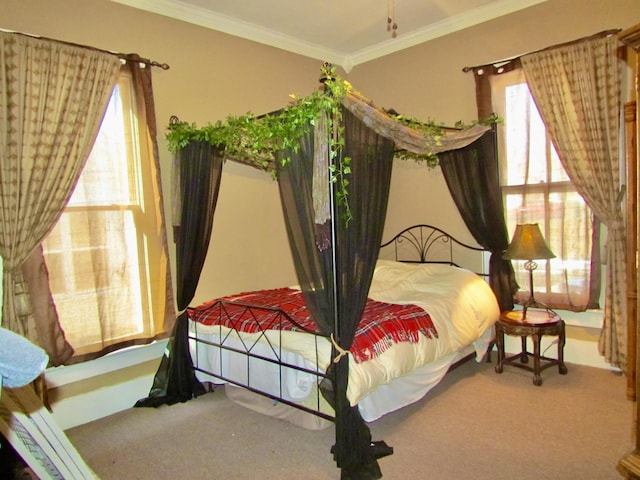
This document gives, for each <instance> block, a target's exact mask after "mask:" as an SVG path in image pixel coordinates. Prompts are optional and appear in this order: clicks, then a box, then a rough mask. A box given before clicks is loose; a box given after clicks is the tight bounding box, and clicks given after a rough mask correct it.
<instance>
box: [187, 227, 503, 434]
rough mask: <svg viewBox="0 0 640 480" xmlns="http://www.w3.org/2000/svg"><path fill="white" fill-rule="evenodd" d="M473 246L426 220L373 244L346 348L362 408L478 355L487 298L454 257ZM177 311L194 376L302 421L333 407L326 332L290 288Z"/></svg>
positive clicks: (374, 407)
mask: <svg viewBox="0 0 640 480" xmlns="http://www.w3.org/2000/svg"><path fill="white" fill-rule="evenodd" d="M387 250H390V251H392V252H389V253H387ZM482 252H483V250H482V249H479V248H474V247H470V246H468V245H465V244H463V243H461V242H458V241H457V240H456V239H454V238H452V237H451V236H449V235H448V234H447V233H446V232H443V231H442V230H440V229H438V228H435V227H432V226H429V225H416V226H413V227H410V228H407V229H405V230H403V231H402V232H401V233H399V234H398V235H396V236H395V237H394V238H393V239H391V240H390V241H389V242H386V243H385V244H384V245H383V246H382V247H381V253H380V256H379V258H380V259H379V260H378V261H377V262H376V267H375V270H374V273H373V279H372V283H371V286H370V288H369V293H368V296H369V299H368V300H367V303H366V305H365V308H364V311H363V315H362V319H361V321H360V323H359V326H358V330H357V332H356V335H355V339H354V342H353V344H352V346H351V350H350V352H349V353H348V354H349V355H350V357H351V358H350V360H349V382H348V386H347V399H348V400H349V404H350V405H351V406H352V407H356V406H357V407H358V409H359V411H360V415H361V416H362V418H363V420H365V421H366V422H371V421H374V420H376V419H378V418H380V417H381V416H382V415H384V414H386V413H389V412H391V411H394V410H397V409H399V408H402V407H403V406H406V405H408V404H410V403H413V402H415V401H417V400H419V399H420V398H422V397H423V396H424V395H425V394H426V393H427V392H428V391H430V390H431V389H432V388H433V387H434V386H435V385H437V384H438V383H439V381H440V380H441V379H442V378H443V377H444V375H445V374H446V372H447V371H448V369H449V368H450V367H451V366H452V365H454V364H456V363H457V362H460V361H463V360H467V359H470V358H472V357H475V358H477V359H478V360H480V359H482V358H484V354H485V352H486V351H487V348H488V346H489V345H490V344H491V342H492V340H493V336H494V334H493V328H492V327H493V324H494V322H495V320H496V319H497V318H498V316H499V308H498V304H497V301H496V298H495V295H494V294H493V291H492V290H491V288H490V287H489V285H488V284H487V282H486V281H485V280H484V279H483V278H482V276H483V272H479V273H478V274H476V273H473V272H471V271H470V270H467V269H463V268H460V267H459V266H458V261H463V260H466V261H470V260H471V259H470V258H468V257H469V255H468V254H469V253H471V254H473V255H471V257H482ZM388 257H390V258H392V259H391V260H387V259H386V258H388ZM465 257H467V258H465ZM476 260H478V261H477V264H479V265H481V264H482V259H481V258H477V259H476ZM188 314H189V320H190V323H189V325H190V334H189V339H190V350H191V353H192V357H193V362H194V366H195V369H196V377H197V378H198V380H199V381H201V382H211V383H212V384H226V385H227V387H226V392H227V396H228V397H229V398H231V399H232V400H235V401H238V402H239V403H241V404H243V405H245V406H248V407H249V408H252V409H254V410H257V411H260V412H262V413H266V414H269V415H273V416H276V417H278V418H284V419H287V420H289V421H292V422H293V423H297V424H299V425H301V426H303V427H307V428H322V427H324V426H327V422H326V421H325V422H323V421H322V420H320V419H329V420H332V419H333V411H332V409H331V407H330V405H328V404H327V402H326V401H325V400H324V398H323V396H322V395H321V394H320V390H319V389H318V388H317V386H318V385H320V386H322V383H323V380H324V379H325V378H326V374H325V372H326V370H327V368H326V366H327V365H329V364H330V362H331V358H330V355H331V338H330V337H327V336H326V335H323V334H322V333H321V332H319V331H318V330H317V329H316V328H315V325H314V323H313V321H312V319H311V317H310V315H309V311H308V310H307V309H306V308H305V305H304V298H303V297H302V292H301V291H300V290H299V289H298V288H295V287H292V288H289V287H286V288H278V289H271V290H262V291H257V292H245V293H240V294H238V295H232V296H226V297H224V298H220V299H216V300H213V301H211V302H206V303H205V304H203V305H200V306H198V307H194V308H189V309H188ZM237 387H242V388H237ZM248 392H256V393H259V394H261V395H263V396H266V397H268V398H269V399H272V400H276V402H273V401H271V402H269V401H267V402H265V401H263V400H261V399H260V398H255V396H253V395H249V394H248ZM283 404H284V405H288V406H291V407H294V408H296V409H298V410H301V411H302V412H310V413H314V414H315V415H316V416H317V417H316V418H309V416H308V415H305V414H297V412H295V411H293V410H291V409H288V408H285V407H283V406H282V405H283ZM318 417H319V418H318Z"/></svg>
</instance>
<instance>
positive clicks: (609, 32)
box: [462, 28, 622, 73]
mask: <svg viewBox="0 0 640 480" xmlns="http://www.w3.org/2000/svg"><path fill="white" fill-rule="evenodd" d="M621 30H622V29H621V28H614V29H611V30H604V31H602V32H598V33H595V34H593V35H589V36H588V37H582V38H579V39H577V40H572V41H570V42H565V43H559V44H558V45H553V46H551V47H546V48H542V49H540V50H535V51H533V52H529V53H524V54H522V55H518V56H517V57H512V58H507V59H505V60H498V61H497V62H492V63H487V64H485V65H476V66H475V67H464V68H463V69H462V71H463V72H464V73H467V72H471V71H473V70H475V69H477V68H486V67H490V66H495V65H501V64H507V63H509V62H513V61H514V60H518V59H520V57H524V56H525V55H531V54H532V53H540V52H545V51H547V50H552V49H554V48H560V47H567V46H569V45H574V44H576V43H580V42H584V41H585V40H592V39H594V38H600V37H608V36H610V35H617V34H618V33H620V31H621Z"/></svg>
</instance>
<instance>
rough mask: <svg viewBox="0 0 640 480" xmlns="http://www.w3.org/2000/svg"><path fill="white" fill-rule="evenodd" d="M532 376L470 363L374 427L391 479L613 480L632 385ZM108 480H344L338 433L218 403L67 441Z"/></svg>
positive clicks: (98, 426) (90, 427)
mask: <svg viewBox="0 0 640 480" xmlns="http://www.w3.org/2000/svg"><path fill="white" fill-rule="evenodd" d="M568 368H569V373H568V374H567V375H559V374H558V372H557V369H554V368H550V369H549V370H545V371H544V372H543V379H544V383H543V385H542V386H541V387H535V386H534V385H533V384H532V382H531V375H530V374H529V373H528V372H525V371H523V370H518V369H515V368H512V367H505V371H504V373H502V374H501V375H498V374H496V373H495V372H494V370H493V365H491V364H486V363H483V364H477V363H475V362H469V363H467V364H465V365H463V366H461V367H459V368H458V369H457V370H455V371H454V372H452V373H450V374H449V375H448V376H447V377H446V378H445V380H444V381H443V382H442V383H441V384H440V385H439V386H438V387H436V389H434V390H433V391H432V392H431V393H430V394H429V395H428V396H427V397H426V398H424V399H423V400H421V401H420V402H418V403H417V404H415V405H412V406H409V407H406V408H404V409H403V410H401V411H398V412H394V413H392V414H389V415H387V416H386V417H384V418H382V419H380V420H378V421H376V422H374V423H372V424H371V425H370V428H371V432H372V435H373V438H374V440H384V441H386V442H387V443H388V444H389V445H391V446H392V447H394V450H395V453H394V454H393V455H391V456H389V457H386V458H383V459H381V460H380V466H381V469H382V473H383V475H384V478H385V479H393V480H396V479H429V480H458V479H464V480H466V479H473V480H485V479H486V480H489V479H492V480H494V479H519V480H529V479H530V480H545V479H548V480H573V479H575V480H598V479H602V480H610V479H620V478H623V477H622V476H621V475H620V474H619V473H618V472H617V470H616V465H617V463H618V460H619V459H620V457H622V456H623V455H624V454H626V453H627V452H628V451H629V450H631V449H632V447H633V444H634V440H633V432H634V429H633V427H632V422H633V419H634V411H635V404H633V403H632V402H629V401H628V400H626V397H625V391H626V383H625V378H624V377H622V376H619V375H616V374H615V373H613V372H611V371H608V370H601V369H595V368H590V367H583V366H575V365H571V364H569V365H568ZM67 434H68V436H69V438H70V439H71V441H72V442H73V443H74V444H75V445H76V447H77V449H78V450H79V451H80V453H81V454H82V455H83V457H84V458H85V460H86V461H87V463H88V464H89V465H90V466H91V467H92V468H93V469H94V470H95V472H96V473H97V474H98V475H99V476H100V478H102V479H105V480H106V479H118V480H122V479H131V480H133V479H176V478H179V479H183V480H190V479H214V480H217V479H296V480H298V479H309V480H315V479H318V480H320V479H322V480H325V479H338V478H340V472H339V471H338V469H337V468H336V466H335V463H334V462H333V459H332V457H331V454H330V452H329V449H330V447H331V445H332V444H333V442H334V437H333V435H334V432H333V428H329V429H326V430H322V431H309V430H304V429H302V428H300V427H296V426H294V425H291V424H288V423H285V422H283V421H279V420H273V419H270V418H267V417H264V416H262V415H259V414H256V413H254V412H251V411H249V410H246V409H244V408H242V407H239V406H237V405H235V404H233V403H232V402H230V401H229V400H227V399H226V398H225V396H224V394H223V392H222V391H218V392H214V393H212V394H207V395H204V396H202V397H199V398H197V399H195V400H192V401H190V402H187V403H184V404H179V405H174V406H170V407H166V406H165V407H160V408H158V409H151V408H132V409H130V410H128V411H125V412H121V413H118V414H115V415H112V416H110V417H108V418H104V419H101V420H98V421H95V422H92V423H90V424H87V425H82V426H79V427H75V428H73V429H71V430H68V431H67Z"/></svg>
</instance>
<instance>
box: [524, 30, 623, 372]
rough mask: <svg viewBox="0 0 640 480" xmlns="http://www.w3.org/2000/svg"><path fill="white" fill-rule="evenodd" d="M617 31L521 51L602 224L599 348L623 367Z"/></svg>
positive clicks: (534, 90)
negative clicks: (602, 288) (604, 238)
mask: <svg viewBox="0 0 640 480" xmlns="http://www.w3.org/2000/svg"><path fill="white" fill-rule="evenodd" d="M616 49H617V37H616V36H615V35H609V36H605V37H603V36H602V35H598V36H596V37H593V38H588V39H585V40H582V41H578V42H574V43H571V44H567V45H563V46H560V47H556V48H551V49H547V50H543V51H540V52H537V53H532V54H529V55H525V56H523V57H521V62H522V68H523V70H524V72H525V75H526V77H527V82H528V84H529V88H530V89H531V94H532V96H533V98H534V100H535V102H536V105H537V106H538V110H539V111H540V115H541V116H542V119H543V121H544V123H545V126H546V128H547V130H548V131H549V134H550V135H551V138H552V139H553V143H554V145H555V146H556V149H557V151H558V155H559V157H560V160H561V162H562V165H563V166H564V168H565V170H566V171H567V174H568V175H569V177H570V178H571V181H572V182H573V183H574V185H575V186H576V188H577V190H578V192H579V193H580V194H581V195H582V197H583V198H584V199H585V201H586V202H587V204H588V205H589V207H590V208H591V209H592V210H593V212H594V214H595V215H596V216H597V217H598V218H599V219H600V220H601V221H602V222H603V223H604V224H605V225H606V227H607V229H608V239H607V258H606V261H607V272H606V287H605V305H604V325H603V329H602V333H601V336H600V343H599V348H600V353H601V354H602V355H604V357H605V360H606V361H607V362H609V363H611V364H612V365H616V366H619V367H620V368H621V369H622V370H623V371H625V372H626V369H627V365H626V351H627V328H626V322H627V319H626V303H625V292H626V277H625V255H626V250H625V225H624V217H623V214H622V205H621V200H622V198H623V197H622V196H621V195H620V189H621V185H620V159H619V152H618V148H619V147H618V141H619V128H620V125H619V117H620V74H619V70H618V57H617V55H616Z"/></svg>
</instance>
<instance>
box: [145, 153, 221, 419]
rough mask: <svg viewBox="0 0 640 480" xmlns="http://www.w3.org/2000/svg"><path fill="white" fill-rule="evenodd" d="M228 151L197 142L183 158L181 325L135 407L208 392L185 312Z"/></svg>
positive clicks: (178, 235)
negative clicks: (146, 392)
mask: <svg viewBox="0 0 640 480" xmlns="http://www.w3.org/2000/svg"><path fill="white" fill-rule="evenodd" d="M223 156H224V150H223V149H221V148H217V147H214V146H212V145H211V144H209V143H207V142H191V143H189V144H188V145H187V146H186V147H185V148H183V149H182V150H180V153H179V154H178V165H179V169H180V197H181V202H182V208H181V210H180V225H179V226H177V227H175V228H174V240H175V243H176V270H177V303H178V311H179V312H181V313H180V314H179V316H178V319H177V321H176V324H175V327H174V330H173V334H172V337H171V339H170V341H169V345H168V348H167V351H166V352H165V354H164V356H163V358H162V360H161V362H160V367H159V368H158V371H157V373H156V375H155V378H154V381H153V386H152V387H151V391H150V392H149V397H147V398H145V399H142V400H139V401H138V402H137V403H136V405H135V406H137V407H145V406H159V405H163V404H168V405H171V404H174V403H177V402H185V401H187V400H190V399H191V398H193V397H195V396H198V395H201V394H203V393H204V387H203V386H202V384H200V382H198V380H197V379H196V376H195V372H194V370H193V362H192V360H191V355H190V352H189V340H188V332H189V324H188V317H187V314H186V312H185V309H186V308H187V307H188V306H189V303H190V302H191V300H192V299H193V296H194V294H195V291H196V287H197V286H198V280H199V279H200V273H201V272H202V266H203V264H204V260H205V258H206V256H207V251H208V249H209V241H210V239H211V230H212V227H213V216H214V212H215V209H216V204H217V201H218V191H219V189H220V178H221V176H222V160H223Z"/></svg>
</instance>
